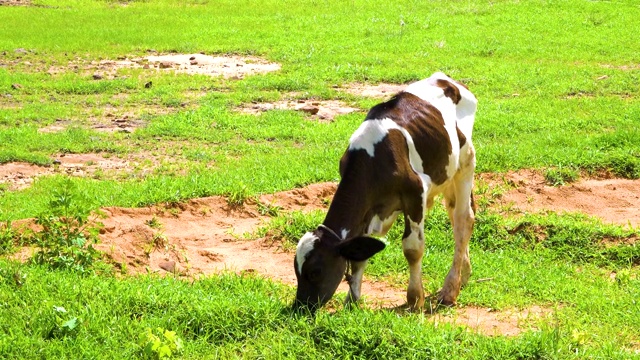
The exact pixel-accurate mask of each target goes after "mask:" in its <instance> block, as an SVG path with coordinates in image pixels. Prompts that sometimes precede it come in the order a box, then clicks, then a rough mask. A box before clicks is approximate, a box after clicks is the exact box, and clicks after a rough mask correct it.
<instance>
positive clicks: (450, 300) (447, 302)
mask: <svg viewBox="0 0 640 360" xmlns="http://www.w3.org/2000/svg"><path fill="white" fill-rule="evenodd" d="M436 299H437V306H447V307H451V306H455V305H456V297H455V296H451V295H450V294H445V293H443V292H442V290H440V291H438V296H437V298H436Z"/></svg>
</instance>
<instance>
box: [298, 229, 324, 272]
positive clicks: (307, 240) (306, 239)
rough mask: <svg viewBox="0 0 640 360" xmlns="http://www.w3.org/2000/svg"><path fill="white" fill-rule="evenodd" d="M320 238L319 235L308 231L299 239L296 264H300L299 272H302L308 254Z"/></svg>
mask: <svg viewBox="0 0 640 360" xmlns="http://www.w3.org/2000/svg"><path fill="white" fill-rule="evenodd" d="M318 240H319V239H318V237H317V236H315V235H313V233H311V232H308V233H306V234H304V236H302V238H301V239H300V241H298V246H297V247H296V265H297V266H298V273H299V274H302V265H304V261H305V260H306V259H307V255H309V253H310V252H311V251H312V250H313V249H314V247H315V243H316V241H318Z"/></svg>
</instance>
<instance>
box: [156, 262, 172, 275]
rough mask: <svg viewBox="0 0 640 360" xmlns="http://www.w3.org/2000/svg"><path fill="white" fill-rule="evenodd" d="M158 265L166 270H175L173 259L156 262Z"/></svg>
mask: <svg viewBox="0 0 640 360" xmlns="http://www.w3.org/2000/svg"><path fill="white" fill-rule="evenodd" d="M158 266H159V267H160V269H162V270H164V271H167V272H170V273H172V272H175V271H176V262H175V261H163V262H161V263H160V264H158Z"/></svg>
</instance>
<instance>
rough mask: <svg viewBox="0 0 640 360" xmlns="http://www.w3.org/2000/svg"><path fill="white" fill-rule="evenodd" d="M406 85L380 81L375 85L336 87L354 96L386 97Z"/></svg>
mask: <svg viewBox="0 0 640 360" xmlns="http://www.w3.org/2000/svg"><path fill="white" fill-rule="evenodd" d="M406 87H407V85H403V84H388V83H380V84H376V85H372V84H349V85H347V86H345V87H342V88H338V89H339V90H341V91H344V92H347V93H349V94H352V95H356V96H366V97H373V98H388V97H390V96H392V95H395V94H397V93H399V92H400V91H402V90H404V88H406Z"/></svg>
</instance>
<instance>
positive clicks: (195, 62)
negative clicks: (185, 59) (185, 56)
mask: <svg viewBox="0 0 640 360" xmlns="http://www.w3.org/2000/svg"><path fill="white" fill-rule="evenodd" d="M189 64H191V65H198V62H197V61H195V60H191V61H190V62H189Z"/></svg>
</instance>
